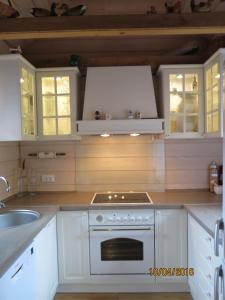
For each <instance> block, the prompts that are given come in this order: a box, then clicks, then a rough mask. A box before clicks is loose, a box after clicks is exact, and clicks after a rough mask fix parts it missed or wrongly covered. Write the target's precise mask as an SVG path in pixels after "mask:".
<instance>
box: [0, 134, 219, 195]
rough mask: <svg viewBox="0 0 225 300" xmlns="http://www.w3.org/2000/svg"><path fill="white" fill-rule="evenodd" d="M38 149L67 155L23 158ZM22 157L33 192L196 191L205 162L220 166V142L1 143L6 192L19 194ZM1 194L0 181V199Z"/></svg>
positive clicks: (204, 182)
mask: <svg viewBox="0 0 225 300" xmlns="http://www.w3.org/2000/svg"><path fill="white" fill-rule="evenodd" d="M39 151H55V152H60V153H62V152H64V153H65V154H66V155H65V157H59V158H57V159H37V158H36V157H29V156H28V154H30V153H37V152H39ZM20 153H21V156H20ZM24 159H25V168H26V174H27V175H28V177H29V183H30V184H29V189H31V188H32V189H35V190H38V191H74V190H77V191H108V190H121V191H122V190H139V191H146V190H147V191H151V190H152V191H163V190H164V189H201V188H208V166H209V164H210V162H211V161H213V160H215V161H216V162H217V163H218V164H221V163H222V139H191V140H178V139H176V140H175V139H174V140H169V139H166V140H164V139H158V138H156V139H154V140H152V137H151V136H139V137H136V138H133V137H125V136H114V137H110V138H107V139H106V138H105V139H104V138H101V137H84V138H82V140H81V141H51V142H22V143H17V142H1V143H0V175H4V176H6V177H7V178H9V180H10V182H11V184H12V187H13V189H12V192H11V194H12V193H16V192H17V190H18V180H17V176H18V172H19V171H18V170H19V164H20V165H21V162H22V161H23V160H24ZM43 174H45V175H51V174H53V175H55V182H54V183H43V182H41V176H42V175H43ZM32 178H33V180H31V179H32ZM6 196H8V194H6V192H5V191H4V185H3V184H1V183H0V199H4V198H5V197H6Z"/></svg>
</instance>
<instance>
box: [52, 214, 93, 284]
mask: <svg viewBox="0 0 225 300" xmlns="http://www.w3.org/2000/svg"><path fill="white" fill-rule="evenodd" d="M57 218H58V220H57V231H58V259H59V281H60V283H61V284H63V283H82V282H83V283H84V282H85V283H86V282H87V281H88V278H89V277H90V265H89V231H88V212H87V211H76V212H74V211H66V212H59V213H58V214H57Z"/></svg>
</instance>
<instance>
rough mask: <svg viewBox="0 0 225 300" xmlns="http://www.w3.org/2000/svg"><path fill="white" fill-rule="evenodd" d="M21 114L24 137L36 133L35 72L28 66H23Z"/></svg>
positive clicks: (32, 135)
mask: <svg viewBox="0 0 225 300" xmlns="http://www.w3.org/2000/svg"><path fill="white" fill-rule="evenodd" d="M20 87H21V115H22V135H23V137H27V138H29V137H31V138H32V137H35V135H36V107H35V105H36V101H35V79H34V72H32V71H30V70H29V69H27V68H26V67H22V68H21V77H20Z"/></svg>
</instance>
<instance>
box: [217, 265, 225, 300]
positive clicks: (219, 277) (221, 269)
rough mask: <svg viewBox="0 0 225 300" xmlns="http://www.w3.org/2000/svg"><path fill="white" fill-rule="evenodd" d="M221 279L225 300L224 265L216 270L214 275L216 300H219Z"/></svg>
mask: <svg viewBox="0 0 225 300" xmlns="http://www.w3.org/2000/svg"><path fill="white" fill-rule="evenodd" d="M219 279H221V282H222V285H221V288H222V292H223V300H224V296H225V295H224V277H223V268H222V265H221V266H219V267H217V268H216V269H215V275H214V300H219V298H220V297H219Z"/></svg>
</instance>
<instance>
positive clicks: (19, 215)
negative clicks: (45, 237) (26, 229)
mask: <svg viewBox="0 0 225 300" xmlns="http://www.w3.org/2000/svg"><path fill="white" fill-rule="evenodd" d="M40 217H41V214H40V213H39V212H37V211H33V210H25V209H23V210H7V211H4V212H0V228H11V227H16V226H20V225H24V224H28V223H32V222H34V221H36V220H38V219H39V218H40Z"/></svg>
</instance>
